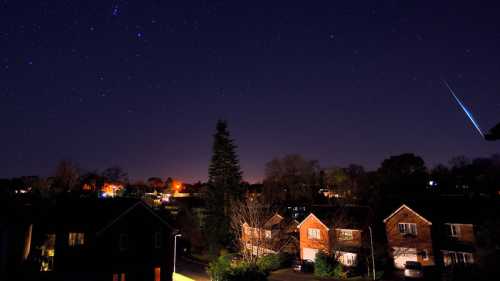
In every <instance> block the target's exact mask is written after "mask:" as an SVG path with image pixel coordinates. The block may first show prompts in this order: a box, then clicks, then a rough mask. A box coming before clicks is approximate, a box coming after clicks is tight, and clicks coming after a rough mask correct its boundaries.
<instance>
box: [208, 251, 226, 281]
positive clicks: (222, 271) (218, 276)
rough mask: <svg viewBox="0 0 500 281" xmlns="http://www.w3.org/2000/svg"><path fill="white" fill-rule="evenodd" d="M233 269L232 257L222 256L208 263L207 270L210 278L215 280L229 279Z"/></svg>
mask: <svg viewBox="0 0 500 281" xmlns="http://www.w3.org/2000/svg"><path fill="white" fill-rule="evenodd" d="M230 270H231V259H230V257H229V256H220V257H218V258H217V259H216V260H214V261H212V262H210V263H209V264H208V268H207V272H208V275H210V279H211V280H214V281H224V280H227V278H228V274H229V272H230Z"/></svg>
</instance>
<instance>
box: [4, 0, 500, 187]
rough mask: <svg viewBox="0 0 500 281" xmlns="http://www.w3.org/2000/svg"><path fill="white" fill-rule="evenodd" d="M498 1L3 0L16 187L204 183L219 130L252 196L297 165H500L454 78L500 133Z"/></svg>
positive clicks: (8, 156) (7, 170) (10, 170)
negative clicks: (226, 132) (125, 177)
mask: <svg viewBox="0 0 500 281" xmlns="http://www.w3.org/2000/svg"><path fill="white" fill-rule="evenodd" d="M436 2H439V3H436ZM458 2H464V3H463V4H461V3H458ZM496 2H497V1H496ZM491 5H496V6H488V4H485V3H482V4H476V3H472V2H468V1H432V2H425V3H423V2H422V1H395V0H394V1H234V0H233V1H231V0H228V1H223V0H219V1H208V0H205V1H197V0H192V1H159V0H157V1H150V0H141V1H139V0H137V1H132V0H130V1H125V0H114V1H104V0H103V1H77V0H71V1H18V0H2V1H0V50H1V52H0V129H1V137H0V155H1V158H0V159H1V161H0V177H14V176H22V175H41V176H48V175H50V174H51V173H53V171H54V169H55V166H56V164H57V162H58V161H59V160H60V159H71V160H73V161H74V162H76V163H78V164H79V166H80V167H81V168H82V169H87V170H93V169H103V168H106V167H109V166H112V165H120V166H121V167H123V168H124V169H125V170H126V171H128V172H129V174H130V177H131V178H132V179H145V178H147V177H150V176H160V177H163V178H165V177H167V176H171V177H174V178H179V179H182V180H184V181H197V180H202V181H203V180H206V178H207V167H208V162H209V159H210V155H211V145H212V135H213V133H214V130H215V123H216V120H217V119H219V118H223V119H226V120H227V121H228V124H229V129H230V131H231V133H232V136H233V137H234V138H235V140H236V143H237V145H238V153H239V156H240V159H241V165H242V168H243V171H244V178H245V179H246V180H248V181H251V182H255V181H258V180H260V179H262V177H263V174H264V165H265V163H266V162H267V161H269V160H270V159H271V158H273V157H275V156H283V155H285V154H287V153H300V154H302V155H304V156H305V157H307V158H309V159H317V160H319V162H320V164H321V165H322V166H326V167H327V166H331V165H346V164H349V163H358V164H362V165H365V167H366V168H368V169H375V168H377V167H378V165H379V164H380V162H381V161H382V160H383V159H384V158H386V157H388V156H390V155H395V154H399V153H404V152H414V153H416V154H418V155H421V156H422V157H423V158H424V159H425V160H426V162H427V164H428V166H432V165H435V164H436V163H439V162H443V163H446V162H447V161H448V160H449V159H450V158H451V157H452V156H456V155H466V156H469V157H475V156H488V155H490V154H492V153H495V152H496V153H498V152H500V146H499V143H498V142H497V143H494V142H485V141H483V140H482V139H481V137H480V136H479V134H478V133H477V132H476V131H475V130H474V128H473V126H472V124H471V122H469V121H468V119H467V117H466V116H465V114H464V113H463V112H462V111H460V108H459V107H458V106H457V104H456V103H455V101H454V100H453V98H452V97H451V95H450V93H449V92H448V90H447V89H446V87H444V86H443V83H442V82H441V78H444V79H446V81H447V82H448V83H449V84H450V86H451V87H452V88H453V90H454V91H455V93H456V94H457V95H458V96H459V97H460V98H461V99H462V100H463V102H464V104H465V105H467V106H468V107H469V108H470V109H471V111H472V112H473V114H474V116H475V118H476V119H477V121H478V123H479V125H480V126H481V127H482V128H483V130H487V129H489V128H491V127H492V126H494V125H495V124H496V123H497V122H499V121H500V114H499V113H500V79H499V75H500V17H498V11H499V10H500V4H498V2H497V3H493V4H491Z"/></svg>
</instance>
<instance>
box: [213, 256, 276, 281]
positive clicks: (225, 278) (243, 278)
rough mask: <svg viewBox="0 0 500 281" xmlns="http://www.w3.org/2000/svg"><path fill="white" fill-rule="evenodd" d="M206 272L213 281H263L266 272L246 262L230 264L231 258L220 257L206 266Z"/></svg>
mask: <svg viewBox="0 0 500 281" xmlns="http://www.w3.org/2000/svg"><path fill="white" fill-rule="evenodd" d="M207 272H208V274H209V275H210V279H211V280H213V281H237V280H238V281H265V280H266V279H267V278H266V277H267V274H266V272H264V271H263V270H261V269H260V268H259V267H257V266H256V265H251V264H248V263H246V262H236V263H232V262H231V256H230V255H225V256H220V257H218V258H217V259H216V260H214V261H212V262H211V263H209V264H208V268H207Z"/></svg>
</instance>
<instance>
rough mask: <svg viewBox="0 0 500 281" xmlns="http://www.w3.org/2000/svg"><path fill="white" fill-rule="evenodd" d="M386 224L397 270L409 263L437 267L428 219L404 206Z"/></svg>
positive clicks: (385, 220) (388, 218)
mask: <svg viewBox="0 0 500 281" xmlns="http://www.w3.org/2000/svg"><path fill="white" fill-rule="evenodd" d="M384 224H385V231H386V235H387V243H388V246H389V253H390V254H391V256H392V258H393V259H394V266H395V267H396V268H400V269H402V268H404V266H405V264H406V262H407V261H418V262H420V263H421V264H422V265H423V266H431V265H435V258H434V251H433V244H432V234H431V232H432V223H431V222H430V221H429V220H428V219H426V218H424V217H423V216H421V215H420V214H419V213H417V212H415V211H414V210H412V209H411V208H410V207H408V206H407V205H404V204H403V205H401V207H399V208H398V209H397V210H396V211H394V212H393V213H392V214H390V215H389V216H388V217H387V218H385V219H384Z"/></svg>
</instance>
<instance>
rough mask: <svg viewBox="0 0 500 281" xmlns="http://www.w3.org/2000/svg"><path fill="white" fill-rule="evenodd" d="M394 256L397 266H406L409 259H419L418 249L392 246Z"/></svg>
mask: <svg viewBox="0 0 500 281" xmlns="http://www.w3.org/2000/svg"><path fill="white" fill-rule="evenodd" d="M392 249H393V254H392V256H393V257H394V266H395V267H397V268H401V269H402V268H404V267H405V264H406V262H407V261H417V249H415V248H404V247H392Z"/></svg>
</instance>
